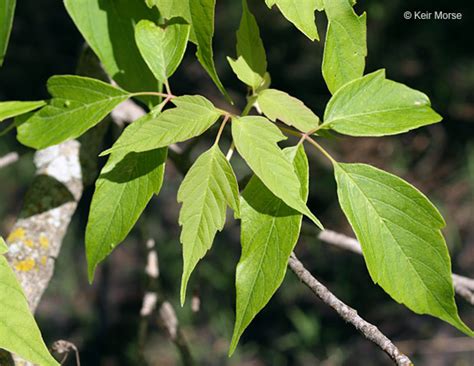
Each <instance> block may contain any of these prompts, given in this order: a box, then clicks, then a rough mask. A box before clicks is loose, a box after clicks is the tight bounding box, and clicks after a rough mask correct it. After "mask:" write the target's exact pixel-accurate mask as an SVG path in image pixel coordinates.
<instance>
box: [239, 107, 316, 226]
mask: <svg viewBox="0 0 474 366" xmlns="http://www.w3.org/2000/svg"><path fill="white" fill-rule="evenodd" d="M232 137H233V138H234V143H235V146H236V148H237V151H238V152H239V154H240V155H241V156H242V157H243V158H244V160H245V161H246V162H247V164H248V165H249V166H250V168H251V169H252V171H253V172H254V173H255V175H256V176H257V177H259V178H260V180H261V181H262V182H263V184H265V186H266V187H267V188H268V189H269V190H270V191H271V192H272V193H273V194H274V195H275V196H277V197H278V198H280V199H281V200H282V201H283V202H285V203H286V204H287V205H288V206H290V207H291V208H293V209H295V210H297V211H298V212H301V213H302V214H304V215H306V216H307V217H308V218H310V219H311V220H312V221H313V222H314V223H315V224H316V225H317V226H318V227H319V228H321V229H322V228H323V226H322V224H321V223H320V221H319V220H318V219H317V218H316V216H314V215H313V214H312V212H311V211H310V210H309V208H308V207H307V206H306V203H305V202H304V200H303V199H302V198H301V195H300V191H301V184H300V181H299V179H298V176H297V175H296V173H295V171H294V169H293V165H292V164H291V162H290V161H289V160H288V158H287V157H286V156H285V154H284V153H283V151H282V150H281V149H280V147H279V146H278V142H279V141H283V140H285V139H286V137H285V136H284V135H283V134H282V133H281V132H280V130H279V129H278V127H276V126H275V125H274V124H272V123H271V122H270V121H268V120H267V119H266V118H263V117H255V116H249V117H242V118H234V119H233V120H232Z"/></svg>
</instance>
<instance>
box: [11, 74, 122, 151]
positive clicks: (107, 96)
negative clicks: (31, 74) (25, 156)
mask: <svg viewBox="0 0 474 366" xmlns="http://www.w3.org/2000/svg"><path fill="white" fill-rule="evenodd" d="M48 91H49V92H50V94H51V95H52V96H53V99H51V101H50V102H49V104H48V105H46V106H45V107H43V108H42V109H41V110H40V111H38V112H37V113H35V114H33V115H32V116H31V117H30V118H28V119H27V120H26V121H25V122H24V123H23V124H21V125H20V126H19V127H18V140H19V141H20V142H21V143H22V144H24V145H26V146H30V147H33V148H35V149H43V148H45V147H48V146H52V145H56V144H59V143H61V142H63V141H66V140H69V139H73V138H76V137H79V136H80V135H82V134H83V133H84V132H86V131H87V130H88V129H90V128H92V127H94V126H95V125H96V124H98V123H99V122H100V121H102V119H104V118H105V117H106V116H107V114H109V113H110V112H111V111H112V110H113V109H114V108H115V107H116V106H117V105H119V104H120V103H122V102H123V101H125V100H126V99H127V98H129V96H130V94H129V93H127V92H126V91H124V90H122V89H118V88H115V87H113V86H111V85H110V84H106V83H104V82H102V81H99V80H95V79H90V78H85V77H80V76H71V75H61V76H53V77H51V78H50V79H49V80H48Z"/></svg>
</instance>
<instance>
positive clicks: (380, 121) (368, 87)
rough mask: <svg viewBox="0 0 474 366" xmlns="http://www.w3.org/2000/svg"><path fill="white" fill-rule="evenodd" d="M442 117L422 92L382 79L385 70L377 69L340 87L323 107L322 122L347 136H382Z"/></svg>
mask: <svg viewBox="0 0 474 366" xmlns="http://www.w3.org/2000/svg"><path fill="white" fill-rule="evenodd" d="M441 119H442V117H441V116H440V115H439V114H437V113H436V112H435V111H433V110H432V109H431V104H430V100H429V99H428V97H427V96H426V95H425V94H423V93H421V92H419V91H417V90H414V89H411V88H409V87H407V86H405V85H403V84H400V83H396V82H394V81H392V80H387V79H385V70H379V71H376V72H374V73H371V74H368V75H366V76H364V77H363V78H360V79H356V80H354V81H352V82H350V83H349V84H346V85H345V86H343V87H342V88H341V89H339V90H338V91H337V92H336V94H334V95H333V97H332V98H331V100H330V101H329V103H328V105H327V107H326V111H325V114H324V125H325V126H327V127H328V128H331V129H333V130H335V131H337V132H339V133H342V134H345V135H350V136H383V135H395V134H398V133H402V132H407V131H410V130H412V129H414V128H418V127H421V126H425V125H429V124H433V123H436V122H439V121H441Z"/></svg>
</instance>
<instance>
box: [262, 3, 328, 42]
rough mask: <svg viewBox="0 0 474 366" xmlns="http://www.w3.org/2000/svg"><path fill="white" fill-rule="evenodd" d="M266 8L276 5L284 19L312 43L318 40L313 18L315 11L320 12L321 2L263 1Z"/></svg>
mask: <svg viewBox="0 0 474 366" xmlns="http://www.w3.org/2000/svg"><path fill="white" fill-rule="evenodd" d="M265 2H266V3H267V5H268V7H269V8H271V7H272V6H273V5H275V4H276V5H277V6H278V9H280V11H281V12H282V14H283V15H284V16H285V18H286V19H288V20H289V21H290V22H291V23H293V24H294V25H295V26H296V28H298V29H299V30H300V31H301V32H303V33H304V34H305V35H306V36H307V37H308V38H309V39H311V40H312V41H314V40H316V39H317V40H319V35H318V29H317V28H316V20H315V17H314V12H315V10H321V8H322V4H321V0H265Z"/></svg>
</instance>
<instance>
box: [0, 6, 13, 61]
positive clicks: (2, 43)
mask: <svg viewBox="0 0 474 366" xmlns="http://www.w3.org/2000/svg"><path fill="white" fill-rule="evenodd" d="M15 7H16V0H2V2H1V3H0V66H2V65H3V61H4V59H5V54H6V53H7V47H8V41H9V39H10V32H11V30H12V25H13V17H14V15H15Z"/></svg>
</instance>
